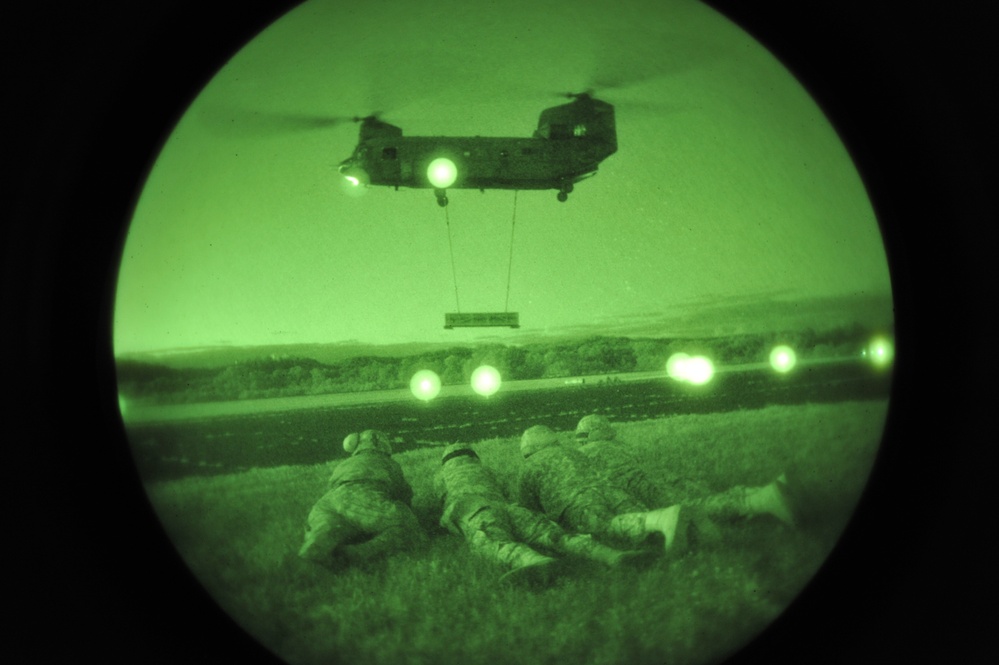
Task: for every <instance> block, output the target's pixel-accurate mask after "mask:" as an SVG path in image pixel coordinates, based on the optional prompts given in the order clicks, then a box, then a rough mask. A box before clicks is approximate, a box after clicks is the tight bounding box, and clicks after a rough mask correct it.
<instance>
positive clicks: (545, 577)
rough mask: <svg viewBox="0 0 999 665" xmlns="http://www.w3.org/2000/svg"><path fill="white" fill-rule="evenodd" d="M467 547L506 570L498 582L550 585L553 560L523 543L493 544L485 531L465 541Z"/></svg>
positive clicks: (509, 541) (498, 541)
mask: <svg viewBox="0 0 999 665" xmlns="http://www.w3.org/2000/svg"><path fill="white" fill-rule="evenodd" d="M494 535H495V534H494ZM468 544H469V547H470V548H471V549H472V551H473V552H476V553H477V554H479V555H481V556H485V557H487V558H490V559H492V560H494V561H497V562H499V563H500V564H502V565H503V566H504V567H506V568H509V570H508V571H507V572H506V573H505V574H504V575H503V576H502V577H501V578H500V579H501V580H503V581H507V582H512V583H515V584H526V585H530V586H535V585H543V584H547V583H549V582H551V580H552V579H553V578H554V576H555V575H556V571H555V563H556V560H555V559H553V558H551V557H548V556H544V555H543V554H539V553H538V552H536V551H535V550H533V549H531V548H530V547H528V546H527V545H525V544H523V543H518V542H514V541H512V540H506V541H503V540H495V539H494V537H493V536H490V535H489V534H487V533H486V532H485V531H476V532H475V533H473V534H471V536H470V537H469V538H468Z"/></svg>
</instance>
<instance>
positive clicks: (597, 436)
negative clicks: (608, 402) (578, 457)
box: [576, 413, 617, 444]
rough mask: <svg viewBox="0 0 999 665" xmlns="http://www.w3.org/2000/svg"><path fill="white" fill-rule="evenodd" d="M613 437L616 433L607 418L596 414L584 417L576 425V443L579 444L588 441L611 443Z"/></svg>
mask: <svg viewBox="0 0 999 665" xmlns="http://www.w3.org/2000/svg"><path fill="white" fill-rule="evenodd" d="M615 436H617V432H615V431H614V426H613V425H611V423H610V421H609V420H608V419H607V417H606V416H601V415H600V414H597V413H594V414H593V415H590V416H584V417H583V419H582V420H580V421H579V424H578V425H576V441H578V442H579V443H580V444H584V443H587V442H589V441H613V440H614V437H615Z"/></svg>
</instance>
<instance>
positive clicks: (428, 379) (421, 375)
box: [409, 369, 441, 402]
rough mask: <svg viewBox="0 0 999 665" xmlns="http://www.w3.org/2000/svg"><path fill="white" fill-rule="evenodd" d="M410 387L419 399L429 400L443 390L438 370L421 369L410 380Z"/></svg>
mask: <svg viewBox="0 0 999 665" xmlns="http://www.w3.org/2000/svg"><path fill="white" fill-rule="evenodd" d="M409 389H410V390H411V391H412V393H413V395H415V396H416V398H417V399H421V400H423V401H424V402H429V401H430V400H432V399H433V398H435V397H437V395H439V394H440V392H441V377H439V376H437V372H434V371H432V370H429V369H421V370H420V371H419V372H417V373H416V374H414V375H413V378H412V379H410V381H409Z"/></svg>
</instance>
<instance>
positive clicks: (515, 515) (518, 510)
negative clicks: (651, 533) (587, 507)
mask: <svg viewBox="0 0 999 665" xmlns="http://www.w3.org/2000/svg"><path fill="white" fill-rule="evenodd" d="M507 514H508V515H509V517H510V521H511V523H512V524H513V525H514V536H515V537H516V538H517V539H518V540H521V541H523V542H525V543H527V544H529V545H535V546H540V547H544V548H546V549H548V550H550V551H554V552H558V553H560V554H567V555H570V556H574V557H578V558H581V559H589V560H592V561H598V562H600V563H603V564H605V565H607V566H611V567H615V566H619V565H621V564H623V563H639V562H644V561H646V560H648V556H647V554H648V553H647V552H639V551H622V550H617V549H614V548H612V547H608V546H607V545H604V544H603V543H600V542H598V541H596V540H594V539H593V537H592V536H590V535H588V534H579V533H566V531H565V530H564V529H563V528H562V527H560V526H559V525H558V524H556V523H555V522H552V521H551V520H550V519H548V517H547V516H546V515H542V514H540V513H537V512H534V511H533V510H528V509H527V508H523V507H521V506H516V505H510V506H508V507H507Z"/></svg>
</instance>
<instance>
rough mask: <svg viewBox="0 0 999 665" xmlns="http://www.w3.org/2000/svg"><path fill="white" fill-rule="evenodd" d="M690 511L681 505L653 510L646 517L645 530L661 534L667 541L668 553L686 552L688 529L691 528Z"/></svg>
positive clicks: (665, 545) (665, 546)
mask: <svg viewBox="0 0 999 665" xmlns="http://www.w3.org/2000/svg"><path fill="white" fill-rule="evenodd" d="M688 513H689V511H687V510H681V508H680V506H679V505H675V506H670V507H669V508H660V509H659V510H651V511H649V512H647V513H644V515H645V530H646V531H648V532H650V533H661V534H662V535H663V538H664V539H665V541H666V542H665V544H664V548H665V550H666V551H667V552H670V551H672V552H684V551H686V549H687V528H688V527H689V526H690V520H689V517H690V516H689V514H688Z"/></svg>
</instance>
